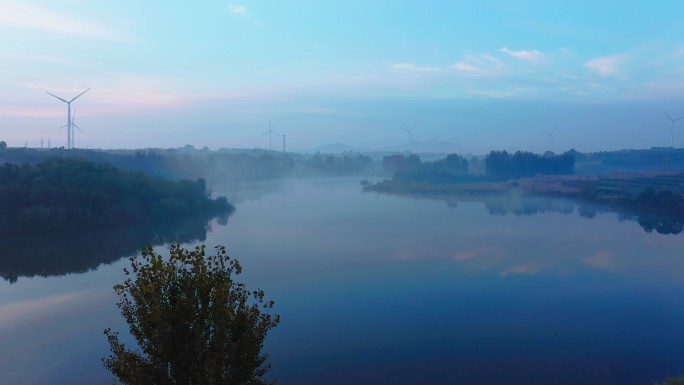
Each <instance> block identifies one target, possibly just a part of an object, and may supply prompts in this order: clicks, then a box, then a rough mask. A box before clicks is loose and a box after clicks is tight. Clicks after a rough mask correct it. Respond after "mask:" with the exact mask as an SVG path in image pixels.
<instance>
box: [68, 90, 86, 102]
mask: <svg viewBox="0 0 684 385" xmlns="http://www.w3.org/2000/svg"><path fill="white" fill-rule="evenodd" d="M88 91H90V88H88V89H87V90H85V91H83V92H81V93H80V94H78V95H76V96H74V98H73V99H71V100H69V103H71V102H73V101H74V100H76V99H78V98H79V97H81V95H83V94H85V93H86V92H88Z"/></svg>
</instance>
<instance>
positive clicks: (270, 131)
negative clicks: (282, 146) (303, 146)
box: [261, 119, 280, 151]
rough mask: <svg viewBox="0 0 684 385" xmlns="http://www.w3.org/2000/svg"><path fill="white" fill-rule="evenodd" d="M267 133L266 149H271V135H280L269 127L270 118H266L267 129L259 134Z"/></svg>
mask: <svg viewBox="0 0 684 385" xmlns="http://www.w3.org/2000/svg"><path fill="white" fill-rule="evenodd" d="M264 135H268V150H269V151H271V150H272V149H273V147H272V146H271V144H272V143H271V142H272V138H273V135H280V134H279V133H277V132H275V131H273V130H272V129H271V119H269V120H268V131H266V132H264V133H263V134H261V136H264Z"/></svg>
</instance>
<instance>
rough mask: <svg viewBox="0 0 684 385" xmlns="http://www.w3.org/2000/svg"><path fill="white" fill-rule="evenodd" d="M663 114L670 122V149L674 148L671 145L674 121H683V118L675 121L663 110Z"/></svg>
mask: <svg viewBox="0 0 684 385" xmlns="http://www.w3.org/2000/svg"><path fill="white" fill-rule="evenodd" d="M663 114H665V116H667V118H668V119H669V120H670V147H674V146H673V145H672V132H673V131H674V124H675V122H676V121H678V120H682V119H684V116H682V117H679V118H677V119H672V117H671V116H670V115H668V113H667V112H665V111H664V110H663Z"/></svg>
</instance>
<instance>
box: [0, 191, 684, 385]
mask: <svg viewBox="0 0 684 385" xmlns="http://www.w3.org/2000/svg"><path fill="white" fill-rule="evenodd" d="M252 187H257V189H251V190H245V191H237V190H234V189H232V190H228V189H226V192H227V193H228V194H229V195H230V196H232V197H234V198H235V199H238V200H239V201H240V202H239V203H238V209H237V211H236V213H235V214H234V215H233V216H231V217H230V219H229V221H228V224H227V225H225V226H222V225H219V224H217V223H215V222H214V223H212V224H211V230H210V231H209V232H208V233H207V234H206V239H205V240H203V241H202V242H204V243H206V244H207V245H216V244H224V245H226V246H227V247H228V250H229V252H230V254H231V255H232V256H233V257H235V258H237V259H239V260H240V261H241V263H242V264H243V265H244V267H245V274H244V275H243V279H244V280H245V281H247V283H248V285H249V286H250V287H260V288H262V289H264V290H265V291H266V293H267V296H268V297H270V298H272V299H274V300H275V301H276V306H277V312H279V313H280V314H281V315H282V319H283V322H282V323H281V324H280V325H279V326H278V327H277V328H276V329H274V330H273V331H272V333H271V335H270V336H269V339H268V341H267V346H266V350H267V351H268V352H269V353H270V362H271V363H272V365H273V369H272V372H271V374H272V375H273V376H275V377H277V378H278V379H279V380H280V384H282V385H295V384H488V385H489V384H502V383H520V384H621V385H624V384H649V385H650V384H652V383H653V382H654V381H656V380H661V379H663V378H664V377H666V376H667V375H674V374H681V373H684V328H682V324H683V321H684V253H682V250H684V235H681V234H680V235H661V234H658V233H655V232H653V233H647V232H645V231H644V230H643V229H642V228H641V227H640V226H639V225H638V224H637V223H636V222H632V221H621V220H620V218H619V216H618V215H617V214H611V213H599V214H597V215H596V216H594V217H593V218H587V217H586V216H581V215H579V214H578V213H577V211H578V210H576V209H575V208H574V206H573V204H572V203H569V202H563V201H548V200H546V201H543V202H542V203H541V205H542V207H543V208H544V210H542V211H544V212H541V213H539V214H536V215H514V214H513V212H512V211H511V210H507V209H506V207H525V208H526V209H525V210H517V211H518V212H527V213H529V212H531V211H535V210H530V209H529V208H530V207H533V206H535V205H537V204H538V203H536V202H534V201H533V200H524V199H514V200H512V201H511V200H507V201H502V202H498V201H496V200H493V198H489V199H487V200H486V202H485V203H483V202H481V201H477V200H468V201H458V200H456V199H452V200H451V201H450V202H448V204H447V203H446V202H444V201H439V200H418V199H411V198H406V197H394V196H386V195H376V194H372V193H371V194H369V193H362V192H361V191H360V186H359V184H358V180H357V179H356V178H352V179H337V180H333V179H315V180H314V179H312V180H303V181H296V182H283V183H274V184H270V183H269V184H262V185H254V186H252ZM218 190H220V188H216V187H215V188H214V192H218ZM502 207H503V208H504V209H502ZM513 211H515V210H513ZM491 212H495V213H498V214H496V215H492V214H491ZM504 212H507V214H503V213H504ZM195 233H196V231H195ZM193 234H194V233H193ZM197 238H198V239H202V238H203V237H202V236H197ZM7 242H11V241H7ZM24 242H25V240H24ZM45 242H47V241H45ZM50 242H55V241H50ZM192 244H194V243H192ZM37 246H41V247H49V246H50V245H45V244H43V245H32V244H30V242H29V244H27V247H28V248H31V247H37ZM55 247H57V246H55ZM158 249H159V250H160V251H163V250H165V249H166V248H165V247H164V246H159V247H158ZM95 250H96V249H95ZM94 252H95V251H94ZM122 256H123V255H122ZM3 258H7V257H3ZM95 260H97V261H100V262H105V263H107V262H111V261H101V260H98V259H95ZM127 262H128V261H127V260H126V259H125V258H124V259H121V260H115V261H114V262H111V263H110V264H103V265H100V266H99V267H98V268H97V269H95V270H90V271H87V272H85V273H82V272H81V273H72V274H68V275H62V276H50V271H43V272H40V271H39V270H36V272H34V273H33V274H43V275H47V276H48V277H40V276H34V277H32V278H27V277H19V278H18V279H17V280H16V281H14V279H12V281H14V282H13V283H10V281H9V280H2V281H0V384H99V383H101V384H111V376H110V375H109V374H108V373H107V372H105V371H104V369H103V368H102V365H101V362H100V358H101V357H103V356H104V355H106V354H107V353H108V346H107V343H106V340H105V337H104V336H103V335H102V330H103V329H104V328H105V327H112V328H114V329H115V330H120V331H125V330H126V325H125V323H124V322H123V321H122V319H121V317H120V315H119V312H118V309H117V308H116V306H115V302H116V298H115V296H114V294H113V292H112V286H113V285H114V284H115V283H118V282H121V281H122V280H123V275H122V273H121V269H122V268H123V267H124V266H126V265H127ZM98 263H99V262H98ZM7 265H12V264H8V263H6V262H5V263H0V267H3V266H7ZM92 267H93V266H90V267H88V266H86V267H85V268H83V269H80V270H76V271H82V270H87V269H88V268H92ZM22 271H32V270H30V269H29V270H22ZM59 273H63V272H62V271H59ZM0 274H2V276H3V277H12V276H14V275H13V274H10V273H8V272H5V271H0ZM23 274H28V273H26V272H25V273H23ZM15 275H16V274H15ZM20 275H21V274H20Z"/></svg>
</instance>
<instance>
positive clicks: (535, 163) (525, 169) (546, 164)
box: [485, 151, 575, 180]
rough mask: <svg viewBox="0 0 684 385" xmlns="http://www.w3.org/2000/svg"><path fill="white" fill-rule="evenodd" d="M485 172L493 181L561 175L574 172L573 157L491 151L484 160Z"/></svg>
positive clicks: (568, 155)
mask: <svg viewBox="0 0 684 385" xmlns="http://www.w3.org/2000/svg"><path fill="white" fill-rule="evenodd" d="M485 170H486V172H487V175H488V176H489V177H492V178H495V179H503V180H506V179H514V178H524V177H531V176H534V175H536V174H547V175H561V174H572V173H574V171H575V157H574V156H573V155H571V154H568V153H565V154H561V155H553V154H545V155H543V156H542V155H537V154H533V153H531V152H522V151H517V152H515V153H514V154H510V153H508V152H507V151H491V152H490V153H489V154H488V155H487V157H486V159H485Z"/></svg>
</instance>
